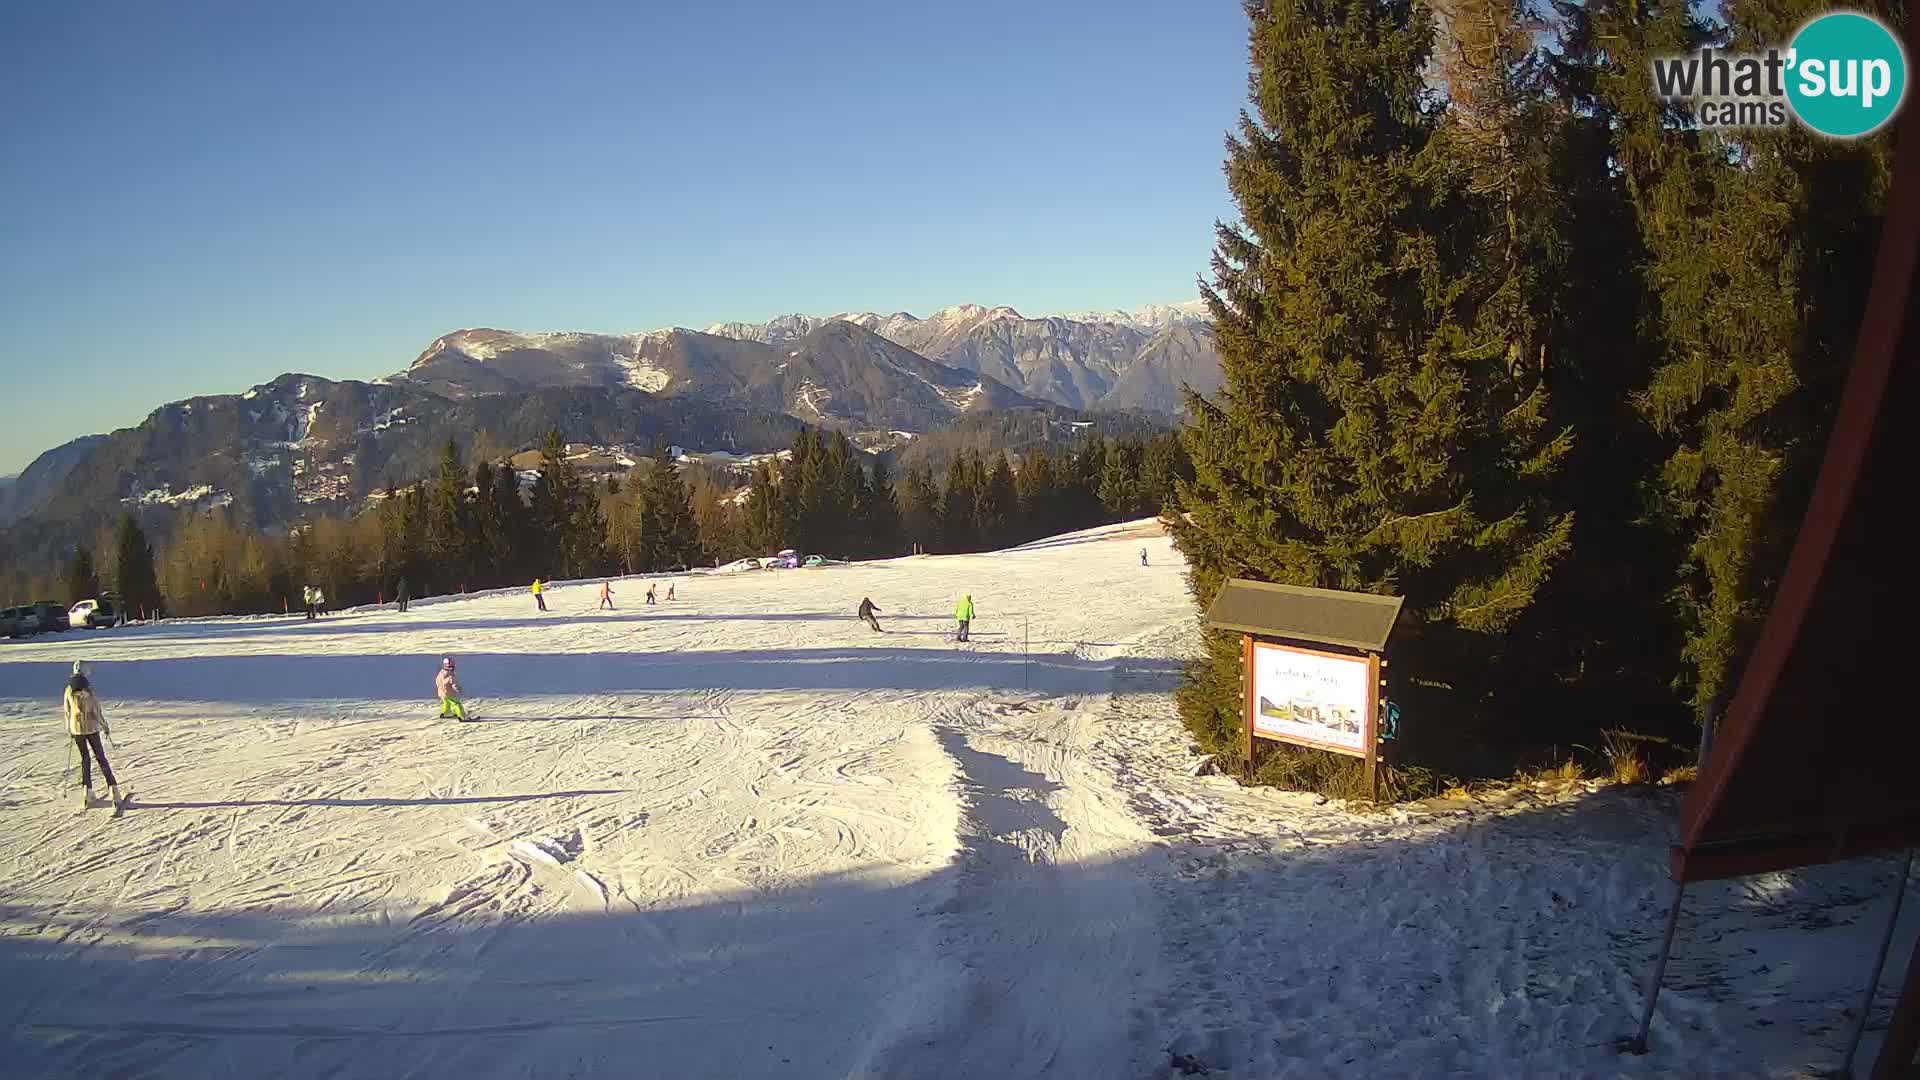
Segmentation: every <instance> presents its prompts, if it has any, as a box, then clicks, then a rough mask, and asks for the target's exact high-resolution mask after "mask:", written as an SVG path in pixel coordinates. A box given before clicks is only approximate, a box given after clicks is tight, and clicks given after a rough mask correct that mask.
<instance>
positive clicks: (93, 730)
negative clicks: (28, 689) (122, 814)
mask: <svg viewBox="0 0 1920 1080" xmlns="http://www.w3.org/2000/svg"><path fill="white" fill-rule="evenodd" d="M62 698H63V699H64V703H65V706H66V717H67V734H69V735H71V736H73V745H74V748H75V749H77V750H79V751H80V787H81V797H80V806H81V808H82V809H85V808H87V807H90V806H92V805H93V762H94V761H95V760H97V761H99V762H100V775H101V776H102V777H105V778H106V781H107V789H108V790H109V791H110V792H112V794H113V806H114V809H116V810H118V809H119V808H120V803H121V800H120V784H119V782H118V781H116V780H114V778H113V766H111V765H109V764H107V752H106V750H104V749H102V748H101V746H100V735H101V733H102V732H106V731H109V730H110V729H109V728H108V727H107V717H106V714H104V713H102V712H101V711H100V695H99V694H97V693H95V692H94V689H93V684H92V683H91V682H89V681H88V679H87V664H86V661H84V660H75V661H74V662H73V677H72V678H70V679H68V680H67V689H66V693H65V694H63V695H62ZM89 753H91V754H92V755H93V757H92V758H89V757H88V756H87V755H88V754H89Z"/></svg>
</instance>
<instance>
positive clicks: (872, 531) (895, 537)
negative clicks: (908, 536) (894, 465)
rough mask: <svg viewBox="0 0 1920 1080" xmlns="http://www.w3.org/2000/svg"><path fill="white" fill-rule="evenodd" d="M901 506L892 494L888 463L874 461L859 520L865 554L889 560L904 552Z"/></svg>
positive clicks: (885, 461)
mask: <svg viewBox="0 0 1920 1080" xmlns="http://www.w3.org/2000/svg"><path fill="white" fill-rule="evenodd" d="M900 518H901V514H900V503H899V501H898V495H897V494H896V493H895V492H894V490H893V476H892V474H891V473H890V472H889V471H888V469H887V459H885V458H881V457H876V458H874V459H873V476H872V477H871V478H870V479H869V480H868V481H867V485H866V489H865V492H864V495H863V505H862V506H861V508H860V520H861V524H862V526H863V527H864V529H865V532H866V535H865V542H864V544H863V545H862V546H863V547H864V549H865V552H864V553H865V554H866V555H868V556H871V557H873V558H878V559H890V558H893V557H894V556H895V555H898V554H900V552H901V539H900V538H901V531H900V530H901V525H900Z"/></svg>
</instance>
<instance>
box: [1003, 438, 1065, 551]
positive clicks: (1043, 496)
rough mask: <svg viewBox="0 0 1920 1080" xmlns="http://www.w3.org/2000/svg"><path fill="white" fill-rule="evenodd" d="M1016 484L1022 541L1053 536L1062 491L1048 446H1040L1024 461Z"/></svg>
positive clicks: (1030, 452) (1021, 463) (1029, 453)
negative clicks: (1018, 496)
mask: <svg viewBox="0 0 1920 1080" xmlns="http://www.w3.org/2000/svg"><path fill="white" fill-rule="evenodd" d="M1014 481H1015V484H1016V486H1017V487H1018V488H1019V495H1020V514H1019V517H1020V539H1021V540H1022V541H1027V540H1038V539H1040V538H1041V537H1043V536H1052V535H1053V534H1054V533H1056V532H1059V531H1060V530H1059V529H1057V528H1055V525H1056V524H1057V523H1058V521H1059V515H1060V507H1059V502H1060V488H1059V482H1058V480H1057V479H1056V477H1055V475H1054V468H1053V456H1052V455H1050V454H1048V453H1047V448H1046V447H1045V446H1037V447H1035V448H1034V449H1033V450H1031V451H1029V452H1028V453H1027V455H1026V456H1025V457H1024V458H1022V459H1021V462H1020V471H1019V472H1018V473H1017V474H1015V476H1014Z"/></svg>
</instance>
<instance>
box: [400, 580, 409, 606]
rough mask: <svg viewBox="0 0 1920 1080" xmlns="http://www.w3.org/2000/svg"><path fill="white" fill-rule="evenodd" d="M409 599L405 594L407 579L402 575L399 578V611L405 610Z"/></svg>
mask: <svg viewBox="0 0 1920 1080" xmlns="http://www.w3.org/2000/svg"><path fill="white" fill-rule="evenodd" d="M409 599H411V598H410V597H409V596H408V595H407V579H406V578H405V577H402V578H401V579H400V596H399V600H400V610H401V611H405V610H407V601H408V600H409Z"/></svg>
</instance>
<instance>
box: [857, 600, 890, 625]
mask: <svg viewBox="0 0 1920 1080" xmlns="http://www.w3.org/2000/svg"><path fill="white" fill-rule="evenodd" d="M879 610H880V609H879V608H877V607H874V606H873V601H872V600H869V599H868V598H866V597H864V596H863V597H861V598H860V619H861V621H863V622H865V623H866V624H867V625H868V626H871V627H873V632H874V633H876V634H884V633H886V631H885V630H882V629H880V620H878V619H876V618H874V615H875V614H876V613H878V612H879Z"/></svg>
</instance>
